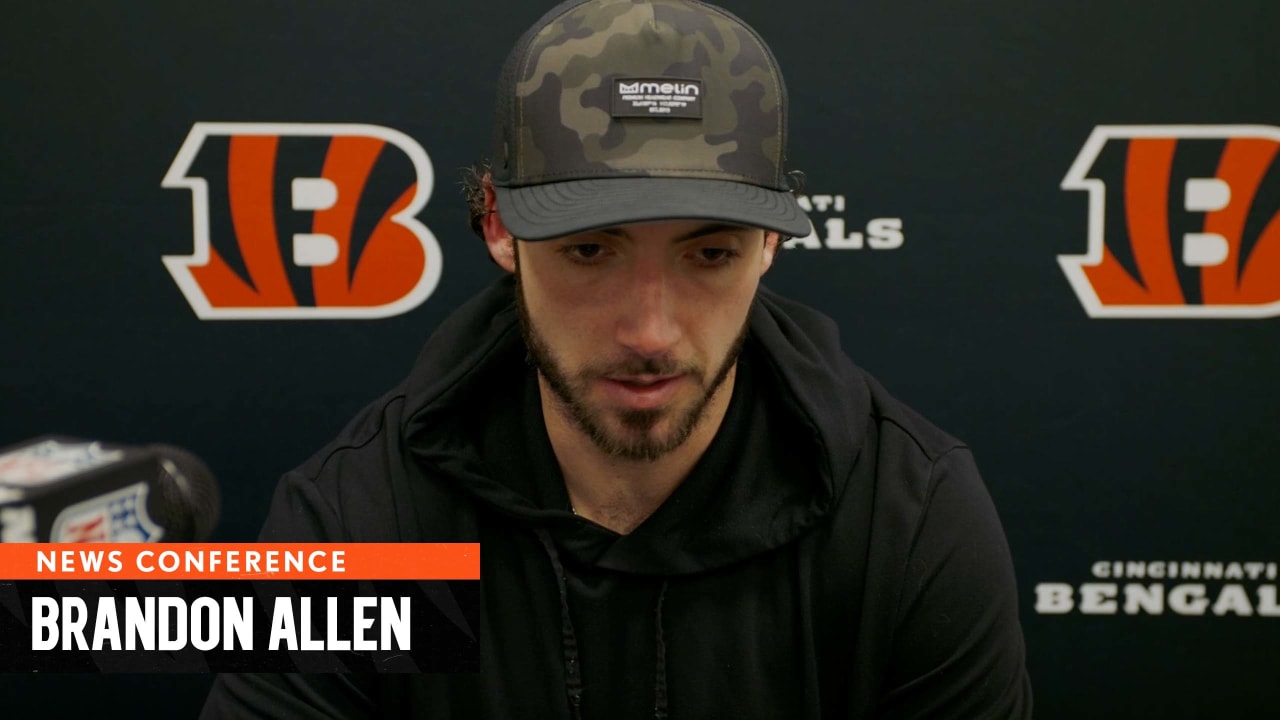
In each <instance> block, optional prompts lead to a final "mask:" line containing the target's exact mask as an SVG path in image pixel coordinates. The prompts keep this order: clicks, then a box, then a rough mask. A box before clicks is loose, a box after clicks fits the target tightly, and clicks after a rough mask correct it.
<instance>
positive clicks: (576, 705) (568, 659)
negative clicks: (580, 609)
mask: <svg viewBox="0 0 1280 720" xmlns="http://www.w3.org/2000/svg"><path fill="white" fill-rule="evenodd" d="M537 533H538V539H539V540H541V541H542V547H543V549H545V550H546V551H547V557H549V558H551V567H552V568H553V569H554V570H555V571H556V587H558V588H559V589H560V641H561V643H562V644H563V647H564V690H565V694H566V695H568V696H569V715H570V716H571V717H572V718H573V720H582V671H581V668H579V667H578V636H577V635H576V634H574V632H573V620H571V619H570V618H569V591H568V588H566V587H565V576H564V565H563V564H561V562H560V553H558V552H556V546H555V543H553V542H551V534H550V533H548V532H547V531H546V530H543V529H542V528H538V530H537Z"/></svg>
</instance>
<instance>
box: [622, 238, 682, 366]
mask: <svg viewBox="0 0 1280 720" xmlns="http://www.w3.org/2000/svg"><path fill="white" fill-rule="evenodd" d="M670 275H671V274H670V271H669V270H668V269H667V268H666V267H664V266H663V264H662V263H659V262H652V261H640V262H637V263H636V264H635V266H634V267H633V269H632V273H631V278H630V280H631V282H630V283H629V286H630V287H629V288H628V290H629V291H628V292H627V293H626V294H625V296H624V297H623V298H621V299H622V301H623V302H624V303H625V307H624V309H623V313H622V317H621V318H620V321H619V323H618V333H617V334H618V341H619V342H620V343H621V344H622V345H623V346H624V347H626V348H627V349H629V350H631V351H632V352H634V353H636V354H637V355H641V356H644V357H652V356H655V355H662V354H664V353H667V352H669V351H670V350H671V349H672V348H673V347H674V346H675V345H676V343H677V342H679V340H680V335H681V333H680V326H679V324H678V323H677V322H676V317H675V312H676V309H677V308H676V297H675V293H674V291H673V286H672V282H673V278H672V277H671V276H670Z"/></svg>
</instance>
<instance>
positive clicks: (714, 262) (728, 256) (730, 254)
mask: <svg viewBox="0 0 1280 720" xmlns="http://www.w3.org/2000/svg"><path fill="white" fill-rule="evenodd" d="M736 257H738V253H737V251H736V250H730V249H729V248H718V247H705V248H698V249H697V250H696V251H695V252H694V258H695V259H696V260H697V261H698V262H700V263H701V264H703V265H709V266H719V265H727V264H729V263H730V262H731V261H732V260H733V259H734V258H736Z"/></svg>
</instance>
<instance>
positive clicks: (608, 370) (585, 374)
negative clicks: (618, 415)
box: [577, 355, 702, 380]
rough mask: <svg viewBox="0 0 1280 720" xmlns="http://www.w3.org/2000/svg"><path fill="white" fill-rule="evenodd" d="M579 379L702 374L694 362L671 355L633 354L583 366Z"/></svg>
mask: <svg viewBox="0 0 1280 720" xmlns="http://www.w3.org/2000/svg"><path fill="white" fill-rule="evenodd" d="M577 375H578V378H579V379H583V380H586V379H590V378H596V377H605V376H609V377H618V376H621V377H628V376H633V375H691V376H693V377H695V378H700V377H701V376H702V372H701V368H699V367H698V366H697V365H694V364H692V363H681V362H679V361H677V360H676V359H675V358H674V357H671V356H670V355H660V356H653V357H642V356H639V355H632V356H629V357H624V358H620V359H618V360H608V361H604V362H594V363H591V364H590V365H587V366H586V367H584V368H582V369H581V370H580V371H579V372H578V373H577Z"/></svg>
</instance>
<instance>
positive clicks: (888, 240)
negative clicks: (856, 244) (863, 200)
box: [867, 218, 907, 250]
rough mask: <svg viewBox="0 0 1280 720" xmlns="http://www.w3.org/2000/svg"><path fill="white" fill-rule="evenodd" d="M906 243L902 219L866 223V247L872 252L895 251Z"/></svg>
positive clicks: (878, 219) (885, 219)
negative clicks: (869, 247) (868, 246)
mask: <svg viewBox="0 0 1280 720" xmlns="http://www.w3.org/2000/svg"><path fill="white" fill-rule="evenodd" d="M906 241H907V237H906V236H905V235H903V234H902V218H876V219H874V220H872V221H871V222H869V223H867V245H870V246H871V249H872V250H897V249H898V248H900V247H902V244H903V243H905V242H906Z"/></svg>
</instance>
